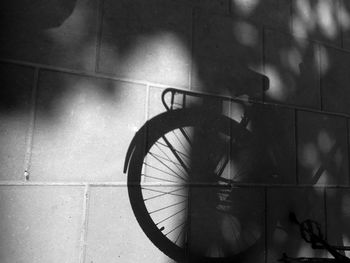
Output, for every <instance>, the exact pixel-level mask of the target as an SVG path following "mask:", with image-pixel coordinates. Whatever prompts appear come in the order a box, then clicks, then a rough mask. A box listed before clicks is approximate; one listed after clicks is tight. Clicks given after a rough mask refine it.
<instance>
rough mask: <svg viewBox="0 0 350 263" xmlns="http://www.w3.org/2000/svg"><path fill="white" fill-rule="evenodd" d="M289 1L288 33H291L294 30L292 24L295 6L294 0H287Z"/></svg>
mask: <svg viewBox="0 0 350 263" xmlns="http://www.w3.org/2000/svg"><path fill="white" fill-rule="evenodd" d="M289 2H290V9H289V16H290V19H289V25H288V26H289V33H290V34H293V32H294V28H293V25H294V23H293V22H294V13H295V10H294V9H295V8H294V4H295V3H294V0H289Z"/></svg>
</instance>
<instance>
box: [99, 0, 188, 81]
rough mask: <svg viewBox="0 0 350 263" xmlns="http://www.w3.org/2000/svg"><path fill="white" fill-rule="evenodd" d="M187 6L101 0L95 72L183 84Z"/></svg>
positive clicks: (186, 49)
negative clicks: (99, 45) (101, 18)
mask: <svg viewBox="0 0 350 263" xmlns="http://www.w3.org/2000/svg"><path fill="white" fill-rule="evenodd" d="M191 16H192V12H191V8H190V7H189V6H187V5H183V4H179V3H175V2H174V1H170V0H166V1H158V0H153V1H148V2H147V3H145V2H144V1H105V5H104V17H103V29H102V40H101V48H100V56H99V63H98V71H100V72H104V73H110V74H113V75H116V76H118V77H124V78H132V79H142V80H147V81H152V82H157V83H163V84H168V85H174V86H182V87H184V86H188V78H189V70H190V58H191V55H190V47H191V40H190V36H191V30H192V26H191Z"/></svg>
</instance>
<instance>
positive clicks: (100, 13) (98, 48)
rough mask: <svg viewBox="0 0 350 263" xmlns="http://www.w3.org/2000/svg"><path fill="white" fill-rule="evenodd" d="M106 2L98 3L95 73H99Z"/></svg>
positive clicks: (102, 0)
mask: <svg viewBox="0 0 350 263" xmlns="http://www.w3.org/2000/svg"><path fill="white" fill-rule="evenodd" d="M103 8H104V0H99V1H98V7H97V12H98V13H97V34H96V38H97V39H96V57H95V73H98V71H99V69H98V67H99V62H100V54H101V43H102V30H103V16H104V12H103V11H104V9H103Z"/></svg>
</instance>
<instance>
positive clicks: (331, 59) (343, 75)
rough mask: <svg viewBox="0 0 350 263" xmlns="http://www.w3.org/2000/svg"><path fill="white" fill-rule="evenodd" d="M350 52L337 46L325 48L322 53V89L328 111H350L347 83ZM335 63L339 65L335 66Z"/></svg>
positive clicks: (325, 107)
mask: <svg viewBox="0 0 350 263" xmlns="http://www.w3.org/2000/svg"><path fill="white" fill-rule="evenodd" d="M349 58H350V53H348V52H344V51H342V50H339V49H335V48H324V49H323V52H322V54H321V63H322V64H321V67H322V73H323V76H322V78H321V91H322V98H323V100H322V101H323V108H324V110H327V111H332V112H340V113H346V114H349V113H350V109H349V106H348V103H347V101H348V100H349V98H350V93H349V90H348V88H347V86H348V85H347V83H348V82H349V80H350V76H349V74H348V69H349ZM333 65H337V66H336V67H334V66H333Z"/></svg>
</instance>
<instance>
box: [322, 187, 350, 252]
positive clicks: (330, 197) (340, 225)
mask: <svg viewBox="0 0 350 263" xmlns="http://www.w3.org/2000/svg"><path fill="white" fill-rule="evenodd" d="M326 193H327V240H328V242H329V243H330V244H331V245H337V246H349V245H350V242H349V241H350V240H349V235H350V227H349V224H348V222H349V218H350V191H349V189H327V192H326ZM349 255H350V253H349V251H347V252H346V256H348V257H349Z"/></svg>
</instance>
